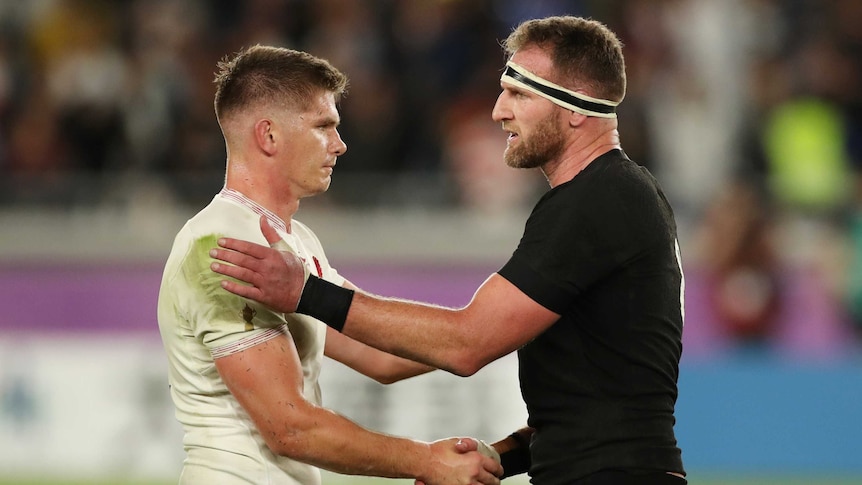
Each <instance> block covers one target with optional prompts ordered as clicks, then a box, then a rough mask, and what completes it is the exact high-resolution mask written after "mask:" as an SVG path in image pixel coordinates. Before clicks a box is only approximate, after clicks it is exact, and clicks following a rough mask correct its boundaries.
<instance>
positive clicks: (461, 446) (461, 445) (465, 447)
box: [455, 438, 479, 453]
mask: <svg viewBox="0 0 862 485" xmlns="http://www.w3.org/2000/svg"><path fill="white" fill-rule="evenodd" d="M455 449H456V450H457V451H458V453H468V452H470V451H477V450H478V449H479V444H478V443H477V442H476V440H474V439H472V438H461V439H459V440H458V442H456V443H455Z"/></svg>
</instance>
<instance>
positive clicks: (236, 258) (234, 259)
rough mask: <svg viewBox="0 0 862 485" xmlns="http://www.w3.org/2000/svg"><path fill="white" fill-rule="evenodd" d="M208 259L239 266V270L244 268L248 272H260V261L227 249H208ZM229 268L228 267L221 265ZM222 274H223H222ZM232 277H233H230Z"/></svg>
mask: <svg viewBox="0 0 862 485" xmlns="http://www.w3.org/2000/svg"><path fill="white" fill-rule="evenodd" d="M210 257H212V258H213V259H218V260H220V261H224V262H225V263H230V264H232V265H234V266H239V267H240V268H245V269H248V270H250V271H255V272H257V271H260V268H261V264H262V263H261V260H260V259H258V258H255V257H253V256H249V255H247V254H243V253H239V252H236V251H229V250H227V249H218V248H214V249H210ZM222 266H229V265H222ZM222 274H224V273H222ZM231 276H233V275H231Z"/></svg>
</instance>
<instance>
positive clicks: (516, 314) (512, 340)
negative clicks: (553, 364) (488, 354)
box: [466, 273, 560, 357]
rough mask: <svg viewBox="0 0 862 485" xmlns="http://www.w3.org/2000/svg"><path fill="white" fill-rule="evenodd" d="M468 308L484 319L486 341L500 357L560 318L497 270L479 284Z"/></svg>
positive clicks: (472, 313) (471, 315)
mask: <svg viewBox="0 0 862 485" xmlns="http://www.w3.org/2000/svg"><path fill="white" fill-rule="evenodd" d="M466 310H467V311H468V312H469V314H470V318H471V319H472V320H474V321H478V322H480V324H481V326H482V327H483V328H484V332H483V333H485V338H484V340H485V341H486V342H487V343H488V344H489V345H491V346H492V348H493V349H494V350H495V353H498V354H499V355H498V357H499V356H502V355H505V354H507V353H509V352H512V351H514V350H517V349H518V348H520V347H522V346H524V344H526V343H528V342H529V341H531V340H533V339H534V338H536V337H537V336H538V335H539V334H541V333H542V332H544V331H545V330H546V329H547V328H548V327H550V326H551V325H553V324H554V322H556V321H557V320H558V319H559V318H560V315H559V314H558V313H554V312H553V311H551V310H549V309H548V308H545V307H544V306H542V305H540V304H539V303H537V302H536V301H535V300H533V299H532V298H530V297H529V296H528V295H527V294H525V293H524V292H523V291H521V290H520V289H519V288H518V287H517V286H515V285H514V284H512V283H511V282H510V281H509V280H507V279H506V278H503V277H502V276H500V275H499V274H497V273H495V274H493V275H491V276H490V277H488V279H487V280H485V282H484V283H483V284H482V286H481V287H479V289H478V290H477V291H476V294H475V295H474V296H473V300H472V301H471V302H470V304H469V305H468V306H467V309H466Z"/></svg>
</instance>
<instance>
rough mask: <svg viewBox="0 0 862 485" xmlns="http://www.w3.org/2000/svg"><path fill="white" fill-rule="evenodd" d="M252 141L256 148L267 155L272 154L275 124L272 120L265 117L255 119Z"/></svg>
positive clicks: (274, 147) (274, 143) (274, 141)
mask: <svg viewBox="0 0 862 485" xmlns="http://www.w3.org/2000/svg"><path fill="white" fill-rule="evenodd" d="M254 141H255V143H257V146H258V148H260V149H261V151H263V152H264V153H266V154H267V155H273V154H275V152H276V148H277V146H276V140H275V125H274V124H273V122H272V120H268V119H266V118H263V119H260V120H257V122H256V123H255V124H254Z"/></svg>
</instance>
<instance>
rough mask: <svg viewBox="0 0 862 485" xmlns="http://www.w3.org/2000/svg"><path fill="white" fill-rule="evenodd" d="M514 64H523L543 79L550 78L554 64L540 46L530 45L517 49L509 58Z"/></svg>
mask: <svg viewBox="0 0 862 485" xmlns="http://www.w3.org/2000/svg"><path fill="white" fill-rule="evenodd" d="M510 60H511V61H512V62H514V63H515V64H518V65H519V66H523V67H524V68H526V69H527V70H528V71H530V72H532V73H533V74H535V75H537V76H539V77H542V78H544V79H551V78H553V76H552V75H551V73H552V72H553V68H554V64H553V61H551V57H550V56H549V55H548V54H547V53H546V52H545V51H544V50H543V49H541V48H540V47H536V46H531V47H526V48H522V49H518V50H517V51H515V53H514V54H513V55H512V58H511V59H510Z"/></svg>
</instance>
